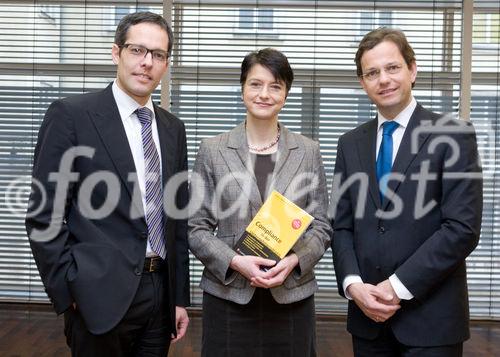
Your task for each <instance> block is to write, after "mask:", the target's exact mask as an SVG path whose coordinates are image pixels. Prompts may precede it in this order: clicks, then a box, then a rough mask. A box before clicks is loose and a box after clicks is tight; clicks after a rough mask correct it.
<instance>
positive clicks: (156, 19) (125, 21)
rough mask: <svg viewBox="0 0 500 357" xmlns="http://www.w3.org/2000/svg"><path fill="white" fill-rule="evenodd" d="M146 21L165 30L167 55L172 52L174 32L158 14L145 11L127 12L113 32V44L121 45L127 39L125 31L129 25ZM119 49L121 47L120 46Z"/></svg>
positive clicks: (126, 31)
mask: <svg viewBox="0 0 500 357" xmlns="http://www.w3.org/2000/svg"><path fill="white" fill-rule="evenodd" d="M143 22H147V23H151V24H156V25H158V26H160V27H161V28H162V29H164V30H165V31H166V32H167V35H168V47H167V52H168V55H169V56H170V54H171V53H172V46H173V45H174V34H173V32H172V29H171V28H170V25H169V24H168V22H167V20H165V19H164V18H163V17H161V16H160V15H158V14H155V13H152V12H149V11H145V12H135V13H132V14H128V15H126V16H124V17H123V18H122V19H121V21H120V23H119V24H118V26H117V27H116V32H115V44H116V45H118V46H123V45H124V44H125V41H127V33H128V30H129V29H130V27H131V26H134V25H137V24H140V23H143ZM120 50H121V48H120Z"/></svg>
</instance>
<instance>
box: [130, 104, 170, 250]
mask: <svg viewBox="0 0 500 357" xmlns="http://www.w3.org/2000/svg"><path fill="white" fill-rule="evenodd" d="M135 113H136V114H137V118H139V122H140V123H141V126H142V128H141V136H142V147H143V149H144V162H145V168H146V177H145V181H146V222H147V225H148V240H149V244H150V245H151V249H152V250H153V251H154V252H155V253H156V254H158V255H159V256H160V257H162V258H163V259H165V257H166V248H165V241H164V238H163V237H164V234H163V233H164V228H163V189H162V182H161V173H160V157H159V155H158V152H157V151H156V146H155V143H154V141H153V132H152V130H151V122H152V120H153V117H152V113H151V110H149V109H148V108H146V107H143V108H139V109H137V110H136V111H135Z"/></svg>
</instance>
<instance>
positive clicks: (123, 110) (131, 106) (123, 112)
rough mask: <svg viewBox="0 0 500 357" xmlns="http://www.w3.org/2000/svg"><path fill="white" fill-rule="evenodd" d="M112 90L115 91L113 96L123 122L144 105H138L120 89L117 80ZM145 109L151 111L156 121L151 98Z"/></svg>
mask: <svg viewBox="0 0 500 357" xmlns="http://www.w3.org/2000/svg"><path fill="white" fill-rule="evenodd" d="M112 89H113V96H114V97H115V101H116V104H117V105H118V110H119V111H120V117H121V118H122V120H125V119H126V118H128V117H130V116H131V115H132V114H133V113H134V112H135V111H136V110H137V109H138V108H141V107H142V105H140V104H139V103H137V102H136V101H135V100H134V99H133V98H131V97H130V96H129V95H128V94H127V93H125V92H124V91H123V90H122V89H121V88H120V87H118V84H116V79H115V80H114V82H113V86H112ZM144 107H146V108H148V109H149V110H151V112H152V113H153V119H154V117H155V115H154V112H155V111H154V108H153V101H152V100H151V97H149V99H148V102H147V103H146V105H144Z"/></svg>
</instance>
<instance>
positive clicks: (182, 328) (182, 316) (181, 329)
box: [171, 306, 189, 343]
mask: <svg viewBox="0 0 500 357" xmlns="http://www.w3.org/2000/svg"><path fill="white" fill-rule="evenodd" d="M188 325H189V317H188V314H187V311H186V309H185V308H184V307H182V306H176V307H175V328H176V329H177V337H174V334H172V335H171V338H172V341H171V342H172V343H176V342H177V341H179V340H180V339H181V338H183V337H184V335H185V334H186V330H187V327H188Z"/></svg>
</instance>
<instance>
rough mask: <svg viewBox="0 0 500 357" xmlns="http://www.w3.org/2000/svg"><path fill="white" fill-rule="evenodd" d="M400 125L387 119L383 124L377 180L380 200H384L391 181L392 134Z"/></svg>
mask: <svg viewBox="0 0 500 357" xmlns="http://www.w3.org/2000/svg"><path fill="white" fill-rule="evenodd" d="M398 126H399V124H398V123H396V122H395V121H386V122H385V123H384V124H382V127H383V132H382V142H381V143H380V149H379V151H378V157H377V181H378V183H379V190H380V201H384V195H385V191H386V189H387V183H388V181H389V176H388V174H389V173H390V172H391V169H392V134H393V133H394V130H396V129H397V127H398Z"/></svg>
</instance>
